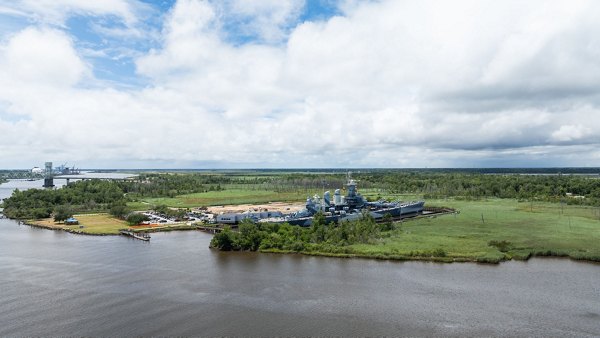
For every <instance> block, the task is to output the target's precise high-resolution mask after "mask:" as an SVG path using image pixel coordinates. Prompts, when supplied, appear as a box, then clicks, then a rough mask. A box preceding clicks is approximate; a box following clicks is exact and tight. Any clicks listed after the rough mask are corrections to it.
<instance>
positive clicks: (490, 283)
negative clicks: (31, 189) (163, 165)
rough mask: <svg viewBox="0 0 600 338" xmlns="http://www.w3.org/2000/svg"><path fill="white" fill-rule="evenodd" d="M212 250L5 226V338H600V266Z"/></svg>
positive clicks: (186, 237)
mask: <svg viewBox="0 0 600 338" xmlns="http://www.w3.org/2000/svg"><path fill="white" fill-rule="evenodd" d="M19 184H20V183H18V182H17V183H15V182H14V181H13V182H10V183H7V184H6V185H5V186H4V187H0V194H2V193H3V192H5V191H6V190H7V189H8V188H6V187H8V186H10V187H13V186H14V185H19ZM26 184H29V182H27V183H26ZM3 188H6V189H4V190H2V189H3ZM0 197H6V196H0ZM210 238H211V236H210V235H208V234H205V233H201V232H196V231H188V232H171V233H156V234H152V240H151V241H150V242H149V243H146V242H142V241H138V240H134V239H129V238H125V237H92V236H84V235H75V234H69V233H65V232H61V231H50V230H44V229H37V228H32V227H29V226H25V225H19V224H18V223H17V222H15V221H12V220H7V219H2V220H0V336H124V335H127V336H150V335H153V336H158V335H161V336H165V335H167V336H174V335H177V336H199V335H201V336H232V335H235V336H240V335H252V336H275V335H276V336H282V335H283V336H290V335H295V336H298V335H302V336H307V335H321V336H322V335H335V336H364V335H369V336H375V335H386V336H457V337H459V336H460V337H463V336H484V335H485V336H555V337H559V336H560V337H568V336H572V337H598V336H600V283H599V281H600V265H598V264H592V263H583V262H575V261H571V260H567V259H532V260H530V261H528V262H505V263H502V264H500V265H479V264H472V263H463V264H438V263H424V262H392V261H376V260H366V259H337V258H324V257H310V256H301V255H276V254H256V253H222V252H217V251H213V250H210V249H208V244H209V241H210Z"/></svg>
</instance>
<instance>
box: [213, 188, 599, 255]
mask: <svg viewBox="0 0 600 338" xmlns="http://www.w3.org/2000/svg"><path fill="white" fill-rule="evenodd" d="M428 205H429V206H435V205H438V206H441V205H443V206H444V207H449V208H453V209H456V210H459V211H460V213H453V214H447V215H443V216H437V215H436V216H433V215H432V216H425V215H424V216H421V217H419V218H413V219H410V220H403V221H402V222H395V223H393V224H392V225H391V226H384V224H380V225H379V227H376V226H375V224H373V223H372V222H369V221H368V220H367V221H365V222H362V223H356V224H352V223H350V224H345V225H340V226H335V227H332V226H330V225H324V226H323V225H320V226H319V227H318V228H317V229H315V228H314V227H311V228H298V227H289V226H273V225H271V226H267V225H258V226H251V225H244V227H240V232H239V233H235V232H228V233H226V234H223V233H221V234H218V235H215V240H214V241H213V246H214V247H216V248H219V249H221V250H250V251H259V252H269V253H299V254H304V255H317V256H329V257H345V258H355V257H357V258H371V259H383V260H401V261H406V260H413V261H434V262H478V263H499V262H503V261H509V260H528V259H529V258H531V257H547V256H551V257H568V258H571V259H574V260H581V261H590V262H600V246H599V245H598V243H600V220H599V219H598V217H599V214H598V210H597V209H596V208H591V207H584V206H565V205H562V206H561V205H558V204H553V203H531V202H530V201H528V202H519V201H517V200H510V199H481V200H476V201H465V200H452V199H446V200H431V201H428Z"/></svg>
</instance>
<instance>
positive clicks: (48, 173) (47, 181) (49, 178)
mask: <svg viewBox="0 0 600 338" xmlns="http://www.w3.org/2000/svg"><path fill="white" fill-rule="evenodd" d="M45 168H46V169H45V170H44V188H52V187H54V172H53V171H52V162H46V163H45Z"/></svg>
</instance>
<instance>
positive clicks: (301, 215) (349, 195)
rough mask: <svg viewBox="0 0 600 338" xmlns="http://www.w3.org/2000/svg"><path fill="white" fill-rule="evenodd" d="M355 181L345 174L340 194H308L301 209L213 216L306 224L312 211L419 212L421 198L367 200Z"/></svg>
mask: <svg viewBox="0 0 600 338" xmlns="http://www.w3.org/2000/svg"><path fill="white" fill-rule="evenodd" d="M356 186H357V183H356V181H355V180H353V179H351V178H350V175H348V181H347V183H346V195H345V196H342V194H341V191H340V189H336V190H335V191H334V194H333V200H332V199H331V193H330V192H329V191H326V192H324V193H323V197H322V198H321V197H320V196H318V195H315V196H313V197H312V198H311V197H308V198H307V199H306V206H305V208H304V209H303V210H300V211H297V212H294V213H290V214H281V213H279V214H277V215H270V213H269V214H268V215H262V214H257V213H239V214H226V215H219V216H217V222H219V223H239V222H240V221H241V220H243V219H250V220H252V221H254V222H260V223H289V224H291V225H299V226H310V225H311V224H312V221H313V219H314V217H315V215H316V214H317V213H319V212H322V213H323V216H325V221H326V222H327V223H330V222H333V223H339V222H343V221H352V220H357V219H360V218H361V217H363V215H364V214H365V213H368V214H369V215H370V216H371V217H373V218H374V219H375V220H381V219H383V218H384V217H385V215H386V214H389V215H390V216H391V217H393V218H398V217H410V216H416V215H418V214H420V213H422V212H423V205H424V204H425V202H424V201H413V202H400V201H395V202H389V201H385V200H380V201H375V202H369V201H367V199H366V198H365V197H363V196H362V195H361V194H360V193H359V192H358V190H357V188H356Z"/></svg>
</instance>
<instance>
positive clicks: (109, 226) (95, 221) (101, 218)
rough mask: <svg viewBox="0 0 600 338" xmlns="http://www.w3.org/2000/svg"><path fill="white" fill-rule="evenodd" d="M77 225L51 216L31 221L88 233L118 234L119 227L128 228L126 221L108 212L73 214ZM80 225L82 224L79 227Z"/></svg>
mask: <svg viewBox="0 0 600 338" xmlns="http://www.w3.org/2000/svg"><path fill="white" fill-rule="evenodd" d="M74 217H75V218H76V219H77V220H78V221H79V225H66V224H64V223H57V222H54V219H52V218H45V219H42V220H37V221H31V223H33V224H36V225H41V226H45V227H51V228H56V229H63V230H69V231H74V232H81V233H84V234H89V235H118V234H119V229H124V228H128V227H129V226H128V225H127V222H125V221H123V220H120V219H117V218H114V217H112V216H111V215H109V214H89V215H87V214H83V215H75V216H74ZM80 226H83V228H81V227H80Z"/></svg>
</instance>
